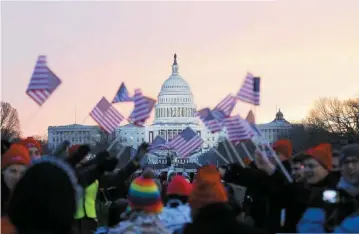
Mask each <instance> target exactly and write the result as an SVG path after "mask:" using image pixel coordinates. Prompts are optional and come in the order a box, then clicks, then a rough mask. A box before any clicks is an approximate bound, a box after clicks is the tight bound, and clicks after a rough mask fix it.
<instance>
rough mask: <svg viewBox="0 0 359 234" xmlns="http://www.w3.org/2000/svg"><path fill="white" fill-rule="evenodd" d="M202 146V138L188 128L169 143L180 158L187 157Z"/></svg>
mask: <svg viewBox="0 0 359 234" xmlns="http://www.w3.org/2000/svg"><path fill="white" fill-rule="evenodd" d="M202 144H203V140H202V138H201V137H200V136H198V135H197V133H196V132H195V131H193V130H192V129H191V128H190V127H188V128H186V129H184V130H183V131H182V132H181V133H180V134H178V135H177V136H176V137H175V138H173V139H172V141H170V142H169V146H170V147H171V148H172V149H174V150H176V151H177V153H178V154H179V155H180V156H181V157H187V156H189V155H190V154H191V153H192V152H193V151H195V150H196V149H199V148H200V147H201V145H202Z"/></svg>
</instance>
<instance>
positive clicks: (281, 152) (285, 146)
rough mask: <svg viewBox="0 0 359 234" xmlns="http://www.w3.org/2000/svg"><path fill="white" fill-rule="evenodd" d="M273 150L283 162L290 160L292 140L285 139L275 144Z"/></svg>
mask: <svg viewBox="0 0 359 234" xmlns="http://www.w3.org/2000/svg"><path fill="white" fill-rule="evenodd" d="M273 149H274V151H275V152H276V154H277V155H278V156H279V159H280V160H281V161H285V160H288V159H290V158H291V157H292V153H293V147H292V142H291V141H290V140H287V139H284V140H278V141H276V142H274V143H273Z"/></svg>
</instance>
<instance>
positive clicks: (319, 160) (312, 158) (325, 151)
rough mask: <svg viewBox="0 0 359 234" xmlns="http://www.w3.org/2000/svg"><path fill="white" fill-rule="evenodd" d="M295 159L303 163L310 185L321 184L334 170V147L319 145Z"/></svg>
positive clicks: (324, 144)
mask: <svg viewBox="0 0 359 234" xmlns="http://www.w3.org/2000/svg"><path fill="white" fill-rule="evenodd" d="M295 158H296V159H297V160H299V161H302V164H303V166H304V176H305V178H306V182H307V183H309V184H316V183H318V182H320V181H321V180H323V179H324V178H325V177H326V176H327V175H328V174H329V172H330V171H331V170H332V166H333V165H332V146H331V145H330V144H326V143H323V144H320V145H317V146H315V147H313V148H310V149H308V150H307V151H305V152H304V153H300V154H299V155H297V156H296V157H295Z"/></svg>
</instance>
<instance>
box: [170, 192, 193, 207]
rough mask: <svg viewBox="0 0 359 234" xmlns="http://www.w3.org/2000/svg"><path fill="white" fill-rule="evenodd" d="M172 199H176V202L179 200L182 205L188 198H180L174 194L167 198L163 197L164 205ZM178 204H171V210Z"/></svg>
mask: <svg viewBox="0 0 359 234" xmlns="http://www.w3.org/2000/svg"><path fill="white" fill-rule="evenodd" d="M172 199H176V200H180V201H181V202H182V203H183V204H185V203H187V202H188V197H187V196H181V195H175V194H171V195H168V196H165V198H164V203H165V204H167V202H168V201H169V200H172ZM178 205H179V204H176V203H173V204H171V206H170V207H171V208H176V207H177V206H178Z"/></svg>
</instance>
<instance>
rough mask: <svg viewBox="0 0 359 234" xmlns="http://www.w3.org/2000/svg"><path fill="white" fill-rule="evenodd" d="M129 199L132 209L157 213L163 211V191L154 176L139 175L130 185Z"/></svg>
mask: <svg viewBox="0 0 359 234" xmlns="http://www.w3.org/2000/svg"><path fill="white" fill-rule="evenodd" d="M128 201H129V203H130V207H131V209H132V210H141V211H144V212H146V213H155V214H158V213H161V212H162V208H163V204H162V200H161V192H160V190H159V188H158V186H157V184H156V182H155V180H154V179H152V178H147V177H144V176H140V177H137V178H136V179H135V180H134V181H133V182H132V183H131V185H130V188H129V191H128Z"/></svg>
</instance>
